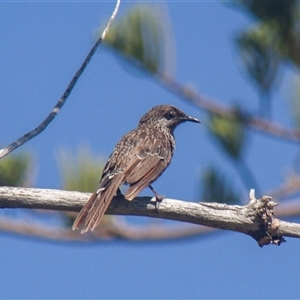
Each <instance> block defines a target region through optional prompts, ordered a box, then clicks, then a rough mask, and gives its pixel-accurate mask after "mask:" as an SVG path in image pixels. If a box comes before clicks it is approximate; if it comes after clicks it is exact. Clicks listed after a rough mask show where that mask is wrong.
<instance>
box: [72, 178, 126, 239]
mask: <svg viewBox="0 0 300 300" xmlns="http://www.w3.org/2000/svg"><path fill="white" fill-rule="evenodd" d="M119 175H120V174H119ZM119 175H116V176H114V178H113V180H111V182H110V184H109V186H108V187H107V188H105V189H103V190H102V189H101V188H100V189H99V188H98V189H97V191H95V192H94V193H93V195H92V196H91V197H90V199H89V200H88V202H87V203H86V204H85V205H84V207H83V208H82V209H81V211H80V212H79V214H78V215H77V217H76V219H75V221H74V224H73V226H72V229H73V230H75V229H81V233H85V232H87V231H89V230H91V231H93V230H94V229H95V228H96V227H97V225H98V224H99V222H100V219H101V217H102V216H103V215H104V213H105V211H106V209H107V208H108V206H109V204H110V202H111V200H112V198H113V197H114V196H115V195H116V192H117V190H118V188H119V186H120V185H121V183H122V179H123V178H122V176H119Z"/></svg>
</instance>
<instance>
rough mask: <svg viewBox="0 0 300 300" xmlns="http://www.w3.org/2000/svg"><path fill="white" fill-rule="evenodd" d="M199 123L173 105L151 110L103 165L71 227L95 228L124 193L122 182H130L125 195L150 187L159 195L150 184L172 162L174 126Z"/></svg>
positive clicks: (156, 107) (130, 196) (122, 139)
mask: <svg viewBox="0 0 300 300" xmlns="http://www.w3.org/2000/svg"><path fill="white" fill-rule="evenodd" d="M186 121H190V122H196V123H200V122H199V120H197V119H196V118H193V117H190V116H188V115H186V114H185V113H184V112H183V111H181V110H179V109H178V108H176V107H174V106H172V105H159V106H155V107H153V108H152V109H150V110H149V111H148V112H147V113H146V114H145V115H144V116H143V117H142V118H141V119H140V121H139V124H138V127H137V128H136V129H134V130H132V131H130V132H129V133H127V134H125V135H124V136H123V137H122V138H121V139H120V141H119V142H118V143H117V145H116V147H115V149H114V150H113V152H112V154H111V155H110V157H109V158H108V161H107V163H106V165H105V167H104V170H103V173H102V176H101V180H100V183H99V185H98V187H97V189H96V191H95V192H94V193H93V195H92V196H91V197H90V199H89V200H88V202H87V203H86V204H85V205H84V207H83V208H82V210H81V211H80V213H79V214H78V216H77V218H76V220H75V221H74V224H73V227H72V229H73V230H75V229H81V233H84V232H87V231H88V230H94V229H95V227H96V226H97V225H98V224H99V222H100V219H101V217H102V216H103V214H104V213H105V211H106V209H107V207H108V206H109V204H110V202H111V201H112V199H113V197H114V196H115V195H116V194H118V195H120V194H121V192H120V190H119V187H120V185H122V184H128V185H129V188H128V190H127V191H126V193H125V195H124V197H125V199H127V200H132V199H134V198H135V197H136V196H137V195H138V194H139V193H140V192H141V191H142V190H143V189H144V188H146V187H149V188H150V189H151V190H152V192H153V193H154V195H155V197H156V201H161V200H162V199H163V196H160V195H159V194H158V193H157V192H156V191H155V190H154V189H153V187H152V186H151V183H152V182H153V181H155V180H156V179H157V178H158V177H159V176H160V175H161V174H162V173H163V171H164V170H165V169H166V168H167V167H168V165H169V164H170V162H171V159H172V156H173V153H174V150H175V138H174V135H173V132H174V129H175V128H176V126H177V125H179V124H180V123H183V122H186Z"/></svg>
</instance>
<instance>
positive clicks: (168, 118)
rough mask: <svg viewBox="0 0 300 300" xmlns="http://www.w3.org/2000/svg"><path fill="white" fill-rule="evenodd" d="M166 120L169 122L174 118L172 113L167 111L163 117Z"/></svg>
mask: <svg viewBox="0 0 300 300" xmlns="http://www.w3.org/2000/svg"><path fill="white" fill-rule="evenodd" d="M165 117H166V119H167V120H171V119H172V118H174V113H173V112H172V111H169V112H168V113H167V114H166V115H165Z"/></svg>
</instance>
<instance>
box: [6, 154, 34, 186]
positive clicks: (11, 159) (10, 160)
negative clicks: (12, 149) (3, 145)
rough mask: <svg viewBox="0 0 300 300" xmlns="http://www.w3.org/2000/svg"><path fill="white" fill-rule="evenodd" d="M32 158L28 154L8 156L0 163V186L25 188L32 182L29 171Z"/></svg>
mask: <svg viewBox="0 0 300 300" xmlns="http://www.w3.org/2000/svg"><path fill="white" fill-rule="evenodd" d="M31 167H32V156H31V155H30V154H29V153H24V152H23V153H20V154H15V155H9V156H7V157H5V158H3V159H1V162H0V186H27V185H29V184H30V182H31V180H32V176H30V175H32V174H29V171H30V169H31Z"/></svg>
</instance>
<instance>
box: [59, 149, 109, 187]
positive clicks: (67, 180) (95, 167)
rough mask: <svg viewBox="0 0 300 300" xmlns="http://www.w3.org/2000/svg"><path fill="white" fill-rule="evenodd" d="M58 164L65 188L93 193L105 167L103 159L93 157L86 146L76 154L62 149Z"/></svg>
mask: <svg viewBox="0 0 300 300" xmlns="http://www.w3.org/2000/svg"><path fill="white" fill-rule="evenodd" d="M57 164H58V167H59V170H60V173H61V177H62V182H63V187H64V188H65V189H67V190H76V191H79V192H93V191H94V190H95V188H96V187H97V185H98V183H99V180H100V176H101V172H102V168H103V166H104V162H103V159H102V158H100V157H93V155H92V154H91V152H90V150H89V148H87V147H84V146H81V147H79V148H78V150H77V152H76V153H75V154H73V153H72V152H70V151H67V150H65V149H61V150H60V151H59V154H58V156H57Z"/></svg>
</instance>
